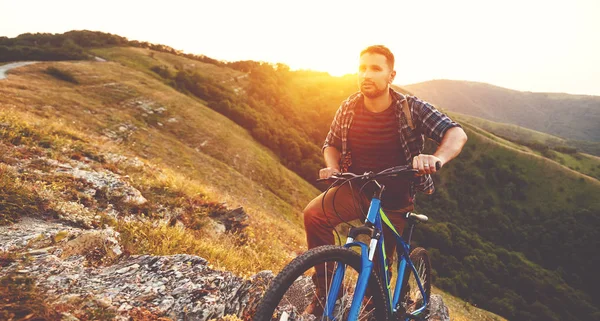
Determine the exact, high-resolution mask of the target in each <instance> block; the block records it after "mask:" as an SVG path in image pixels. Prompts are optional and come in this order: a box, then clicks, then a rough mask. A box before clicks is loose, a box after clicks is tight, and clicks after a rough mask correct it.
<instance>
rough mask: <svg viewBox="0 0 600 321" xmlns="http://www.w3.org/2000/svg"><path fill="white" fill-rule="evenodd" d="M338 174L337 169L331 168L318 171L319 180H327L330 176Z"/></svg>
mask: <svg viewBox="0 0 600 321" xmlns="http://www.w3.org/2000/svg"><path fill="white" fill-rule="evenodd" d="M339 172H340V170H339V169H338V168H333V167H327V168H323V169H321V170H320V171H319V178H320V179H327V178H330V177H331V175H334V174H337V173H339Z"/></svg>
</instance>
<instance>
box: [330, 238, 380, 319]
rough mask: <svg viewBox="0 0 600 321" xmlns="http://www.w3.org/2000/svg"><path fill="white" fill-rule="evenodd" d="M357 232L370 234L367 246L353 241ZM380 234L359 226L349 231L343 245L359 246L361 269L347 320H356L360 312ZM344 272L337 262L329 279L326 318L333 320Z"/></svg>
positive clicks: (344, 267)
mask: <svg viewBox="0 0 600 321" xmlns="http://www.w3.org/2000/svg"><path fill="white" fill-rule="evenodd" d="M357 234H371V236H372V237H371V243H370V244H369V246H367V245H366V244H364V243H362V242H354V237H355V236H356V235H357ZM380 236H381V233H380V232H375V231H374V229H373V228H368V227H359V228H356V229H352V230H351V231H350V233H349V236H348V239H347V241H346V244H345V245H344V247H346V248H350V247H353V246H359V247H360V248H361V251H360V253H361V261H362V263H361V270H360V273H359V276H358V281H357V282H356V287H355V289H354V294H353V297H352V305H351V306H350V311H349V313H348V320H349V321H351V320H358V315H359V313H360V306H361V304H362V299H363V298H364V296H365V293H366V290H367V286H368V283H369V278H370V276H371V271H372V270H373V256H374V254H375V251H376V249H377V242H378V240H379V237H380ZM345 273H346V266H345V265H343V264H338V265H337V267H336V268H335V271H334V274H333V278H332V281H331V288H330V291H329V294H328V295H327V299H326V302H325V309H324V315H325V316H326V317H327V318H328V320H334V319H335V318H334V316H333V310H334V307H335V302H336V300H337V298H338V294H339V291H340V288H341V285H342V281H343V279H344V275H345Z"/></svg>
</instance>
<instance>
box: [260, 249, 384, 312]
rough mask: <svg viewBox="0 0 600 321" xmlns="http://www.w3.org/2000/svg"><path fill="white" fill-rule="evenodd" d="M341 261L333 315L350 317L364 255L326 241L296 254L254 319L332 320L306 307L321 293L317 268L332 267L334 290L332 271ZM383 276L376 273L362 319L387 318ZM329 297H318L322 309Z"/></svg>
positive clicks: (327, 281)
mask: <svg viewBox="0 0 600 321" xmlns="http://www.w3.org/2000/svg"><path fill="white" fill-rule="evenodd" d="M337 264H345V265H346V273H345V274H344V279H343V281H342V286H341V289H340V293H338V299H337V300H336V302H335V306H334V310H333V314H334V315H333V316H334V318H335V320H347V315H348V311H349V310H350V305H351V303H352V296H353V294H354V288H355V286H356V281H357V280H358V275H359V272H360V269H361V258H360V255H359V254H358V253H356V252H354V251H352V250H350V249H347V248H344V247H340V246H335V245H325V246H320V247H317V248H314V249H311V250H309V251H307V252H305V253H304V254H302V255H300V256H298V257H297V258H295V259H294V260H293V261H292V262H290V264H288V265H287V266H286V267H285V268H284V269H283V270H282V271H281V272H280V273H279V274H278V275H277V277H275V279H273V282H272V283H271V285H270V287H269V289H268V290H267V291H266V292H265V295H264V297H263V299H262V300H261V302H260V303H259V305H258V308H257V310H256V314H255V315H254V319H253V320H254V321H274V320H277V321H308V320H310V321H313V320H329V319H327V318H325V317H323V316H321V315H312V314H307V313H305V309H306V307H307V306H308V305H309V304H310V303H311V301H312V300H313V297H314V296H315V295H316V294H317V292H318V291H317V289H316V287H315V285H314V282H313V275H314V274H315V271H317V270H320V271H329V273H326V274H325V277H324V278H320V280H323V279H325V282H324V284H325V293H321V294H324V297H325V298H327V296H328V294H329V290H330V283H331V274H330V273H331V272H332V271H334V270H335V267H336V266H337ZM383 291H384V290H383V287H382V285H381V282H380V281H379V278H378V277H377V275H376V274H375V273H372V275H371V278H370V279H369V284H368V289H367V294H365V298H364V299H363V302H362V305H361V308H360V314H359V318H358V320H361V321H363V320H364V321H366V320H377V321H380V320H381V321H385V320H387V318H388V316H387V307H388V305H387V300H386V299H385V295H384V292H383ZM324 301H325V300H318V302H317V304H318V305H319V306H320V308H321V310H322V309H324V306H325V302H324Z"/></svg>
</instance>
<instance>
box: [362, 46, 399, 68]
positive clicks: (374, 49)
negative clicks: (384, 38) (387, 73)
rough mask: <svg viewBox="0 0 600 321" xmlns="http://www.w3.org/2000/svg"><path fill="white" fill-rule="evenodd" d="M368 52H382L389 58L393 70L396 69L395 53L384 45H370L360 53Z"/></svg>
mask: <svg viewBox="0 0 600 321" xmlns="http://www.w3.org/2000/svg"><path fill="white" fill-rule="evenodd" d="M366 53H370V54H380V55H383V56H385V58H386V59H387V62H388V65H389V66H390V69H391V70H394V54H393V53H392V52H391V51H390V50H389V49H388V48H387V47H386V46H384V45H374V46H369V47H367V48H365V49H363V51H361V52H360V55H361V56H362V55H364V54H366Z"/></svg>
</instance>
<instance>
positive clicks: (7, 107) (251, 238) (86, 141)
mask: <svg viewBox="0 0 600 321" xmlns="http://www.w3.org/2000/svg"><path fill="white" fill-rule="evenodd" d="M48 66H56V67H57V68H60V69H61V70H65V71H66V72H69V73H71V74H73V75H74V76H75V77H77V79H78V81H79V83H80V84H79V85H77V86H73V85H70V84H69V85H64V82H61V81H58V80H56V79H54V78H52V77H51V76H49V75H47V74H45V73H44V70H46V69H47V68H48ZM58 93H60V94H58ZM136 101H149V102H152V103H153V104H155V105H154V106H155V107H156V106H162V107H164V108H166V111H165V112H163V114H162V115H161V116H160V117H159V116H157V115H156V113H155V114H154V116H156V118H155V119H152V120H149V119H148V118H150V117H147V116H144V115H143V114H144V110H143V109H141V108H139V107H138V106H137V105H135V102H136ZM0 109H1V110H0V118H1V119H0V122H5V123H8V124H11V125H10V126H13V124H19V125H18V126H21V127H25V128H29V129H33V132H34V133H35V135H33V136H32V135H29V136H28V135H25V136H23V135H19V134H18V132H17V131H15V130H7V131H5V134H6V135H12V136H10V137H9V136H6V137H5V138H4V139H3V141H11V140H12V139H19V140H21V141H20V142H19V143H20V144H24V145H26V146H32V145H33V146H35V145H39V144H42V145H43V146H44V147H41V148H43V150H44V151H45V154H46V155H47V157H49V158H56V159H71V158H73V159H80V158H81V159H83V158H85V157H87V158H89V157H88V156H94V155H95V158H97V161H94V162H93V163H94V164H95V165H94V166H98V167H100V168H103V169H109V170H111V171H114V172H117V173H119V174H121V175H128V176H129V181H130V183H131V184H132V185H133V186H135V187H136V188H138V189H139V190H140V191H142V193H143V195H144V196H145V197H147V198H148V199H149V201H150V202H151V203H154V204H158V203H160V204H166V205H168V206H167V207H169V208H172V209H175V208H187V209H190V211H189V212H188V214H189V215H190V216H193V218H198V219H199V220H197V221H195V222H197V224H195V228H196V229H201V230H202V231H203V232H202V231H201V232H197V231H194V230H192V229H183V230H176V229H174V228H172V227H167V226H164V227H162V228H160V229H157V230H156V231H148V232H149V233H148V242H139V244H140V245H139V247H138V248H137V249H134V248H132V249H131V251H132V252H135V253H142V251H148V252H149V253H156V254H158V253H190V254H196V255H199V256H202V257H205V258H207V259H209V260H210V261H211V262H212V263H213V264H214V265H215V266H216V267H218V268H223V269H228V270H232V271H236V272H239V273H240V274H243V275H249V274H252V273H255V272H258V271H259V270H262V269H273V270H278V269H280V268H281V267H282V266H283V265H284V264H285V263H286V262H287V261H288V260H289V258H290V257H292V256H294V255H295V253H297V252H299V251H302V250H303V249H305V246H306V245H305V240H304V233H303V230H302V222H301V219H300V212H301V209H302V207H303V206H304V205H305V204H307V203H308V201H309V200H310V199H311V198H312V197H313V196H314V195H316V194H317V193H318V191H317V190H316V189H314V188H313V187H312V186H310V185H309V184H307V183H306V182H304V181H303V180H302V179H300V178H299V177H298V176H296V175H295V174H294V173H292V172H290V171H289V170H287V169H286V168H284V167H283V166H281V165H280V164H279V162H278V160H277V158H276V157H275V156H274V155H273V154H272V153H271V152H270V151H269V150H267V149H266V148H264V147H262V146H261V145H259V144H257V143H256V142H254V141H253V140H252V138H251V136H250V135H249V134H248V133H247V132H246V131H245V130H243V129H241V128H240V127H238V126H236V125H235V124H234V123H233V122H231V121H229V120H228V119H227V118H225V117H223V116H222V115H220V114H218V113H215V112H214V111H212V110H210V109H209V108H206V107H204V106H203V105H201V103H199V102H198V101H196V100H195V99H192V98H190V97H187V96H185V95H182V94H181V93H179V92H177V91H174V90H173V89H172V88H170V87H168V86H166V85H164V84H162V83H161V82H160V81H157V80H155V79H154V78H152V77H148V76H147V75H145V74H143V73H140V72H136V71H132V70H129V69H124V68H123V67H122V66H120V65H118V64H115V63H110V62H109V63H94V62H75V63H40V64H36V65H32V66H27V67H23V68H19V69H16V70H13V73H12V75H11V78H10V79H8V80H7V81H4V82H2V83H0ZM2 115H3V116H2ZM2 117H4V118H2ZM170 118H176V119H177V122H174V123H169V122H168V120H169V119H170ZM158 122H161V123H162V125H163V126H160V125H158ZM123 124H127V125H132V126H134V127H135V129H134V130H132V131H131V133H121V132H119V126H120V125H123ZM14 126H17V125H14ZM14 126H13V127H14ZM13 127H11V128H13ZM107 132H116V133H117V134H118V135H117V137H116V138H115V137H113V139H108V138H107V137H106V133H107ZM30 136H31V137H30ZM38 147H39V146H38ZM76 147H78V148H76ZM92 147H93V148H92ZM65 151H67V152H65ZM109 152H110V153H118V154H124V155H128V156H134V155H136V156H138V157H139V158H140V159H141V160H142V161H143V162H144V163H145V164H147V166H144V168H142V169H140V168H131V167H127V166H125V165H124V164H107V163H103V162H102V155H104V154H106V153H109ZM132 154H133V155H132ZM232 155H233V157H232ZM67 188H68V186H67ZM189 203H194V204H204V205H207V204H208V205H207V206H208V207H203V206H204V205H202V206H196V207H193V206H191V207H190V206H189ZM218 203H224V204H225V205H226V206H227V207H228V208H235V207H238V206H243V207H244V209H245V211H246V212H247V213H248V214H249V216H250V222H249V223H250V226H249V227H248V228H247V232H246V235H245V238H244V240H240V238H241V237H238V236H229V235H226V236H213V235H212V233H209V232H208V230H207V229H203V228H205V227H206V226H205V224H203V223H202V217H204V216H205V215H206V210H207V209H208V210H210V206H214V205H215V204H218ZM186 204H188V205H186ZM155 209H156V208H149V209H145V210H143V211H142V212H140V213H141V214H144V216H145V217H146V218H148V217H154V216H156V215H157V214H158V213H157V211H156V210H155ZM164 214H165V213H162V214H161V215H164ZM167 214H168V213H167ZM135 224H138V225H140V227H139V228H140V229H142V230H143V229H145V228H146V229H149V227H148V226H147V225H145V224H156V223H139V222H138V223H135ZM161 224H162V223H161ZM133 227H134V225H131V226H129V225H121V226H120V228H121V229H122V230H123V231H124V230H126V229H128V228H133ZM257 231H260V233H258V232H257ZM152 233H154V234H152ZM196 233H203V234H202V236H201V237H198V236H197V234H196ZM159 234H160V235H163V236H166V237H165V239H166V240H169V241H168V242H161V243H154V239H156V238H157V237H156V236H157V235H159ZM194 238H197V240H195V241H193V242H188V241H185V240H186V239H194ZM167 243H173V244H177V245H173V244H171V245H169V244H167ZM141 244H144V245H143V246H142V245H141ZM232 253H236V255H231V254H232ZM237 253H239V255H238V254H237ZM241 258H245V259H241Z"/></svg>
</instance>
